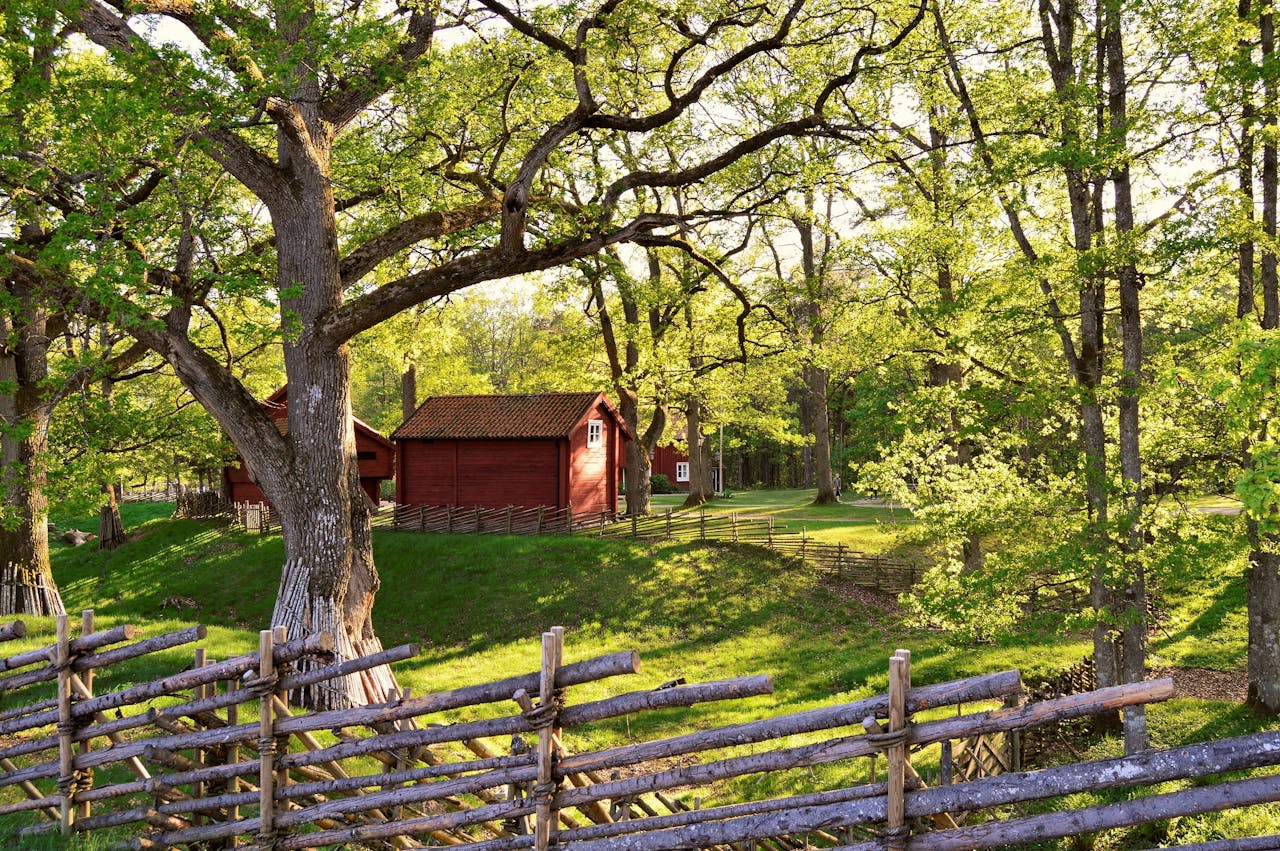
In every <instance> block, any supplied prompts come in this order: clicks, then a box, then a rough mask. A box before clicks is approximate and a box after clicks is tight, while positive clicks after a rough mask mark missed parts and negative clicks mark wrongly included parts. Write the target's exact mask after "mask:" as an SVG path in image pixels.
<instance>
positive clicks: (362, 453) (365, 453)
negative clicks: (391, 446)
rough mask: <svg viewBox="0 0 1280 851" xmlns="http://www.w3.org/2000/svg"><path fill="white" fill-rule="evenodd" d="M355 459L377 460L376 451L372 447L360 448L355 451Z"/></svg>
mask: <svg viewBox="0 0 1280 851" xmlns="http://www.w3.org/2000/svg"><path fill="white" fill-rule="evenodd" d="M356 460H357V461H377V460H378V453H377V452H376V451H375V450H372V449H361V450H359V451H358V452H356Z"/></svg>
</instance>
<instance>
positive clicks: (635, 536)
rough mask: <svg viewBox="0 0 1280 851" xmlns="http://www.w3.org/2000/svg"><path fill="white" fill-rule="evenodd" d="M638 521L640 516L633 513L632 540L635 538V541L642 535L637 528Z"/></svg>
mask: <svg viewBox="0 0 1280 851" xmlns="http://www.w3.org/2000/svg"><path fill="white" fill-rule="evenodd" d="M638 522H639V518H638V517H636V515H634V514H632V515H631V540H633V541H634V540H637V539H639V537H640V535H639V533H638V531H637V529H636V526H637V524H638Z"/></svg>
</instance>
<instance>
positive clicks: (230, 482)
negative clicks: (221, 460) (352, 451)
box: [222, 385, 396, 505]
mask: <svg viewBox="0 0 1280 851" xmlns="http://www.w3.org/2000/svg"><path fill="white" fill-rule="evenodd" d="M262 406H263V407H264V408H265V409H266V410H267V414H268V415H269V416H270V417H271V419H272V420H274V421H275V424H276V428H278V429H280V433H281V434H288V433H289V386H288V385H285V386H284V387H281V388H280V389H279V390H277V391H276V392H274V393H272V394H271V395H270V396H268V397H267V400H266V401H265V402H263V403H262ZM353 419H354V420H355V427H356V460H357V463H358V464H359V469H360V487H362V488H363V489H364V492H365V493H366V494H367V495H368V497H369V499H370V500H372V501H373V504H374V505H377V504H378V503H379V502H380V501H381V499H382V497H381V491H382V482H383V481H384V480H386V479H389V478H391V477H392V476H393V475H394V474H395V453H396V448H395V444H393V443H392V442H391V441H390V440H388V439H387V438H385V437H383V436H382V435H381V434H379V433H378V431H377V429H375V428H374V427H373V426H371V425H369V424H368V423H366V422H364V421H363V420H361V419H360V418H359V417H354V418H353ZM222 482H223V492H224V493H225V495H226V497H227V499H228V500H230V501H231V502H233V503H238V502H257V503H262V504H263V505H265V504H267V498H266V497H265V496H263V495H262V491H261V490H260V489H259V488H258V485H257V484H256V482H255V481H254V476H253V471H252V470H251V469H249V466H248V465H247V464H246V463H245V460H244V458H242V457H240V456H239V455H237V456H236V460H235V461H234V462H232V463H231V464H229V465H227V466H226V467H224V468H223V470H222Z"/></svg>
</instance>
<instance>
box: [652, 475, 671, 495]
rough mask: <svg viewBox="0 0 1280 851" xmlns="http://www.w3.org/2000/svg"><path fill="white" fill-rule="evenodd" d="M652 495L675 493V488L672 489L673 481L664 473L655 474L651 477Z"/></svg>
mask: <svg viewBox="0 0 1280 851" xmlns="http://www.w3.org/2000/svg"><path fill="white" fill-rule="evenodd" d="M649 492H650V493H675V492H676V490H675V488H673V487H671V480H670V479H668V478H667V477H666V476H664V475H663V474H662V473H654V474H653V475H652V476H650V477H649Z"/></svg>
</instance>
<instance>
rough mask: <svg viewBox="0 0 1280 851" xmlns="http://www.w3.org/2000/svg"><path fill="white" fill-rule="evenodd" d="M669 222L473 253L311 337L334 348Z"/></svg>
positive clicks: (339, 316) (383, 290)
mask: <svg viewBox="0 0 1280 851" xmlns="http://www.w3.org/2000/svg"><path fill="white" fill-rule="evenodd" d="M670 224H672V218H671V217H670V216H661V215H654V214H648V215H643V216H639V217H637V218H636V219H633V220H632V221H630V222H628V223H627V224H626V225H625V226H623V227H621V228H618V229H616V230H614V231H612V232H610V233H602V234H596V235H594V236H590V237H585V238H582V239H578V240H571V241H566V242H558V243H554V244H552V245H548V246H546V247H543V248H540V249H537V250H534V251H525V252H521V253H519V254H516V255H511V254H509V253H507V252H506V251H504V250H502V248H501V247H497V248H488V249H484V250H482V251H477V252H475V253H474V254H468V255H467V256H465V257H459V258H457V259H456V260H452V261H450V262H448V263H445V264H443V265H440V266H435V267H432V268H430V269H423V270H422V271H420V272H415V273H413V274H410V275H406V276H405V277H403V278H401V279H399V280H398V281H393V282H391V283H389V284H385V285H383V286H381V287H379V288H378V289H376V290H373V291H372V292H369V293H367V294H365V295H363V296H361V297H359V298H357V299H353V300H352V301H349V302H347V303H346V304H344V305H342V306H341V307H339V308H338V309H337V310H334V311H332V312H330V313H329V314H328V316H327V317H325V318H323V319H321V320H320V321H319V322H318V323H317V326H316V329H315V334H316V337H317V338H319V339H323V340H325V341H327V342H329V343H330V344H333V345H338V344H340V343H342V342H345V341H346V340H349V339H351V338H352V337H354V336H355V335H356V334H359V333H360V332H361V331H367V330H369V329H370V328H372V327H373V326H375V325H377V324H378V323H379V322H382V321H384V320H386V319H388V318H390V317H392V316H394V315H396V314H397V313H399V312H400V311H402V310H406V309H408V308H410V307H413V306H414V305H416V304H420V303H421V302H424V301H428V300H430V299H433V298H439V297H441V296H446V295H449V294H450V293H454V292H457V291H458V290H461V289H464V288H465V287H469V286H471V285H472V284H477V283H480V282H481V281H491V280H496V279H498V278H505V277H509V276H511V275H521V274H526V273H529V272H541V271H543V270H546V269H552V268H555V267H557V266H563V265H564V264H566V263H570V262H572V261H574V260H577V259H580V258H582V257H589V256H590V255H592V254H595V253H596V252H597V251H599V250H601V249H602V248H605V247H607V246H610V245H615V244H617V243H621V242H632V241H634V240H635V239H636V238H637V237H638V236H640V235H642V234H645V233H649V232H651V231H652V230H653V229H654V228H659V227H664V226H667V225H670Z"/></svg>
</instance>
